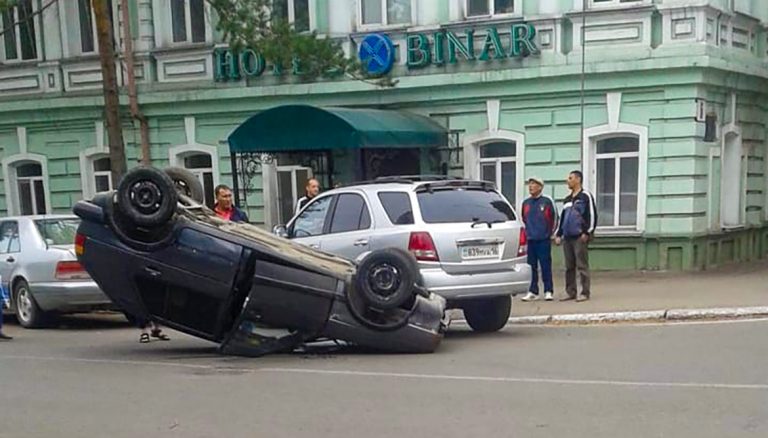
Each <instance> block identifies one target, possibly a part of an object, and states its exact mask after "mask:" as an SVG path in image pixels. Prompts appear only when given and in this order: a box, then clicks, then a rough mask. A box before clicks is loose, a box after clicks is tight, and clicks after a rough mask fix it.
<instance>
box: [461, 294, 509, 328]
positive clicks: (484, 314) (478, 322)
mask: <svg viewBox="0 0 768 438" xmlns="http://www.w3.org/2000/svg"><path fill="white" fill-rule="evenodd" d="M462 308H463V309H464V317H465V318H466V320H467V324H469V326H470V327H472V330H474V331H476V332H483V333H489V332H496V331H499V330H501V329H503V328H504V326H505V325H507V321H508V320H509V315H510V313H511V311H512V297H511V296H504V297H494V298H486V299H477V300H472V301H470V302H468V303H465V304H464V305H463V306H462Z"/></svg>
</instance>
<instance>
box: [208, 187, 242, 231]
mask: <svg viewBox="0 0 768 438" xmlns="http://www.w3.org/2000/svg"><path fill="white" fill-rule="evenodd" d="M214 194H215V195H216V205H215V206H214V207H213V211H214V212H215V213H216V216H218V217H220V218H222V219H224V220H228V221H232V222H248V216H246V214H245V213H244V212H243V211H242V210H240V209H239V208H237V207H235V206H234V204H232V189H230V188H229V187H228V186H226V185H224V184H220V185H218V186H216V189H214Z"/></svg>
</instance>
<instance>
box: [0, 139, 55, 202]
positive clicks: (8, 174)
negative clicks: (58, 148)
mask: <svg viewBox="0 0 768 438" xmlns="http://www.w3.org/2000/svg"><path fill="white" fill-rule="evenodd" d="M25 164H39V165H40V168H41V169H42V176H36V177H23V179H29V178H36V179H38V180H39V179H42V181H43V190H44V191H45V194H46V196H45V210H46V212H48V214H51V213H52V212H53V210H52V209H51V196H50V193H51V190H50V187H49V179H50V178H49V176H48V158H47V157H46V156H45V155H38V154H28V153H23V154H17V155H12V156H10V157H8V158H5V159H3V161H2V168H3V175H5V181H4V183H5V193H6V196H5V199H6V204H7V206H6V207H7V209H8V216H18V215H20V214H21V199H20V198H19V190H18V187H19V184H18V181H19V178H18V177H17V176H16V169H18V167H19V166H23V165H25ZM33 196H34V194H33Z"/></svg>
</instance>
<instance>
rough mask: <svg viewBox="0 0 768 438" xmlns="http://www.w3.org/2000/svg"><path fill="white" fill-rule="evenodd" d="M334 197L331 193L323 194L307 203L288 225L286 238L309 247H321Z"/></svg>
mask: <svg viewBox="0 0 768 438" xmlns="http://www.w3.org/2000/svg"><path fill="white" fill-rule="evenodd" d="M334 199H335V196H333V195H329V196H323V197H319V198H317V199H315V200H314V201H312V202H311V203H310V204H309V205H307V206H306V208H304V210H302V212H301V214H299V215H298V216H297V217H296V218H295V219H294V220H293V222H291V223H290V224H289V225H288V238H289V239H292V240H295V241H296V242H298V243H301V244H302V245H307V246H309V247H310V248H315V249H321V241H322V236H323V234H325V232H326V231H325V230H326V228H327V227H328V218H329V216H330V211H331V204H332V203H333V201H334Z"/></svg>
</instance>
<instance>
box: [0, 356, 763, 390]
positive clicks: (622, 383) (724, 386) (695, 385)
mask: <svg viewBox="0 0 768 438" xmlns="http://www.w3.org/2000/svg"><path fill="white" fill-rule="evenodd" d="M3 360H26V361H49V362H53V361H55V362H74V363H93V364H105V365H132V366H151V367H157V366H162V367H170V368H187V369H197V370H200V369H203V370H208V371H213V372H217V371H222V372H240V373H244V374H245V373H251V374H257V373H258V374H261V373H280V374H306V375H317V376H344V377H376V378H392V379H407V380H439V381H463V382H480V383H483V382H485V383H521V384H550V385H571V386H590V385H591V386H619V387H644V388H670V389H681V388H682V389H718V390H752V391H754V390H758V391H768V383H767V384H760V383H758V384H739V383H702V382H644V381H631V380H591V379H586V380H581V379H551V378H534V377H503V376H502V377H493V376H471V375H450V374H421V373H390V372H380V371H353V370H322V369H311V368H279V367H276V368H275V367H267V368H242V367H240V368H238V367H226V366H213V365H196V364H185V363H178V362H164V361H131V360H119V359H87V358H76V357H55V356H14V355H4V356H0V361H3Z"/></svg>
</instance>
